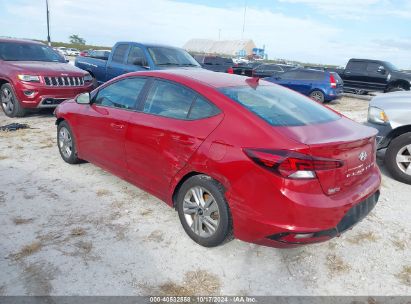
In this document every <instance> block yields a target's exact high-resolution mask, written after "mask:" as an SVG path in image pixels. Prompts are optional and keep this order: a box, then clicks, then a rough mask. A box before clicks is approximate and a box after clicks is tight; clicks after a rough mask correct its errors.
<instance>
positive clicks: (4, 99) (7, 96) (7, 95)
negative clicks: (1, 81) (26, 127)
mask: <svg viewBox="0 0 411 304" xmlns="http://www.w3.org/2000/svg"><path fill="white" fill-rule="evenodd" d="M1 103H2V106H3V110H4V112H6V114H7V115H11V114H12V113H13V111H14V98H13V94H12V93H11V91H10V90H9V89H8V88H4V89H3V92H2V96H1Z"/></svg>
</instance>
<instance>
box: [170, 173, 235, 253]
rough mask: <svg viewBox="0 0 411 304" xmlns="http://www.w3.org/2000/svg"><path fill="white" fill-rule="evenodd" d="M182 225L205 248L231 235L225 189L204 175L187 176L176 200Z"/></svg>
mask: <svg viewBox="0 0 411 304" xmlns="http://www.w3.org/2000/svg"><path fill="white" fill-rule="evenodd" d="M176 207H177V211H178V215H179V217H180V221H181V224H182V225H183V228H184V230H185V231H186V233H187V234H188V236H189V237H190V238H191V239H192V240H193V241H194V242H196V243H198V244H200V245H202V246H204V247H215V246H218V245H220V244H222V243H225V242H226V241H229V240H230V239H231V238H232V221H231V214H230V210H229V207H228V204H227V202H226V200H225V197H224V188H223V186H222V185H221V184H220V183H218V182H217V181H216V180H214V179H212V178H211V177H209V176H206V175H196V176H193V177H191V178H189V179H188V180H187V181H186V182H185V183H184V184H183V185H182V186H181V187H180V189H179V191H178V195H177V201H176Z"/></svg>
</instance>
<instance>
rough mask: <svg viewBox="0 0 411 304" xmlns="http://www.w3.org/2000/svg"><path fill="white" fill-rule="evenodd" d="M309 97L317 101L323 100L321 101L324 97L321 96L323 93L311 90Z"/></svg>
mask: <svg viewBox="0 0 411 304" xmlns="http://www.w3.org/2000/svg"><path fill="white" fill-rule="evenodd" d="M310 97H311V98H312V99H314V100H315V101H319V102H323V101H324V97H323V94H322V93H321V92H317V91H315V92H312V93H311V95H310Z"/></svg>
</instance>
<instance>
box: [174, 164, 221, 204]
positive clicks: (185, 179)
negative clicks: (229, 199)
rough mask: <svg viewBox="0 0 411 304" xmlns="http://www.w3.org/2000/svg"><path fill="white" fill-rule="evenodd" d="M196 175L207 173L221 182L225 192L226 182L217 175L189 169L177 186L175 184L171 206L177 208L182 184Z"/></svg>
mask: <svg viewBox="0 0 411 304" xmlns="http://www.w3.org/2000/svg"><path fill="white" fill-rule="evenodd" d="M196 175H205V176H208V177H210V178H212V179H213V180H215V181H216V182H217V183H219V184H220V185H221V186H222V187H223V189H224V192H225V191H226V187H225V186H224V184H223V183H222V182H221V181H219V180H218V179H216V178H215V177H213V176H210V175H209V174H207V173H203V172H199V171H189V172H187V173H186V174H185V175H183V176H182V177H181V178H180V179H179V180H178V182H177V184H176V186H175V187H174V189H173V192H172V196H171V206H172V207H173V208H176V201H177V195H178V192H179V190H180V188H181V186H182V185H183V184H184V183H185V182H186V181H187V180H188V179H189V178H191V177H193V176H196Z"/></svg>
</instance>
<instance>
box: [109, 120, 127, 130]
mask: <svg viewBox="0 0 411 304" xmlns="http://www.w3.org/2000/svg"><path fill="white" fill-rule="evenodd" d="M110 127H112V128H113V129H116V130H122V129H124V128H125V127H126V126H125V125H123V124H120V123H114V122H112V123H111V124H110Z"/></svg>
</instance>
